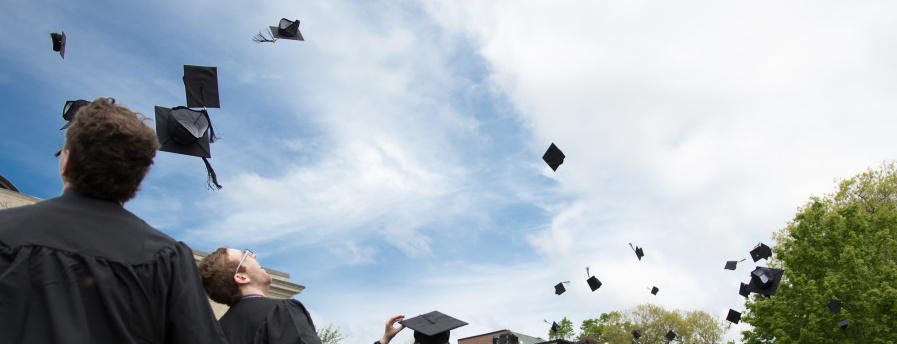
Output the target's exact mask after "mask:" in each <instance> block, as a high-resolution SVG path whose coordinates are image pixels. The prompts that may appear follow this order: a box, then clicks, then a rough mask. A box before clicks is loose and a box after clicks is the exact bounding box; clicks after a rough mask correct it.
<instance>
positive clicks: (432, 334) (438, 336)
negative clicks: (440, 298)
mask: <svg viewBox="0 0 897 344" xmlns="http://www.w3.org/2000/svg"><path fill="white" fill-rule="evenodd" d="M399 324H402V325H405V327H408V328H411V329H412V330H414V339H415V341H417V342H418V343H420V344H445V343H447V342H448V339H449V331H451V330H453V329H456V328H459V327H461V326H464V325H467V323H466V322H463V321H461V320H458V319H455V318H452V317H450V316H448V315H445V314H442V313H440V312H438V311H432V312H430V313H427V314H421V315H418V316H416V317H413V318H411V319H405V320H402V321H399Z"/></svg>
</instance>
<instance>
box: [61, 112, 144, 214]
mask: <svg viewBox="0 0 897 344" xmlns="http://www.w3.org/2000/svg"><path fill="white" fill-rule="evenodd" d="M148 120H149V119H148V118H146V117H145V116H143V115H141V114H139V113H136V112H133V111H131V110H130V109H128V108H127V107H126V106H123V105H116V104H115V99H112V98H97V99H96V100H94V101H93V102H92V103H90V105H87V106H84V107H82V108H81V109H79V110H78V112H77V113H76V114H75V117H74V118H73V119H72V121H71V125H70V126H69V127H68V129H66V132H65V147H64V148H63V149H64V150H66V151H67V154H68V160H69V167H68V173H67V174H66V176H65V180H66V181H67V182H68V183H69V184H70V185H71V187H72V189H73V190H74V191H77V192H78V193H80V194H83V195H85V196H89V197H94V198H99V199H105V200H110V201H116V202H120V203H124V202H126V201H127V200H129V199H131V198H134V195H136V194H137V190H139V189H140V182H142V181H143V177H145V176H146V174H147V173H148V172H149V169H150V166H151V165H152V164H153V158H154V157H155V156H156V150H157V149H158V148H159V140H158V139H157V138H156V133H155V132H154V131H153V129H152V128H150V127H149V126H148V125H147V124H146V122H147V121H148Z"/></svg>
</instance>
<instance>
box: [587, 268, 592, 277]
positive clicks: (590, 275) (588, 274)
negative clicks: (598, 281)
mask: <svg viewBox="0 0 897 344" xmlns="http://www.w3.org/2000/svg"><path fill="white" fill-rule="evenodd" d="M586 276H589V277H592V274H590V273H589V267H588V266H587V267H586Z"/></svg>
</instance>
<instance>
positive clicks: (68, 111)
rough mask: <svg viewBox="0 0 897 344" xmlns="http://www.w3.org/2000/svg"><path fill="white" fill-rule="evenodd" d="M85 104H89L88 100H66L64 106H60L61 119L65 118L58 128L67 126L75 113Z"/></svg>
mask: <svg viewBox="0 0 897 344" xmlns="http://www.w3.org/2000/svg"><path fill="white" fill-rule="evenodd" d="M87 105H90V102H89V101H86V100H84V99H78V100H68V101H66V102H65V106H64V107H62V119H64V120H65V125H63V126H62V128H59V130H64V129H66V128H68V127H69V125H71V124H72V119H74V118H75V113H77V112H78V110H79V109H81V108H82V107H85V106H87Z"/></svg>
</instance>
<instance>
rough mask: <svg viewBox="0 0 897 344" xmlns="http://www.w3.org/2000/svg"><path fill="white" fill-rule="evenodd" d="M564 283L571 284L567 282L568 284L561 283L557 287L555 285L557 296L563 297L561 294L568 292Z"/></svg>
mask: <svg viewBox="0 0 897 344" xmlns="http://www.w3.org/2000/svg"><path fill="white" fill-rule="evenodd" d="M564 283H570V282H569V281H567V282H561V283H558V284H557V285H555V286H554V293H555V294H557V295H561V294H563V293H564V292H565V291H567V288H564Z"/></svg>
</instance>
